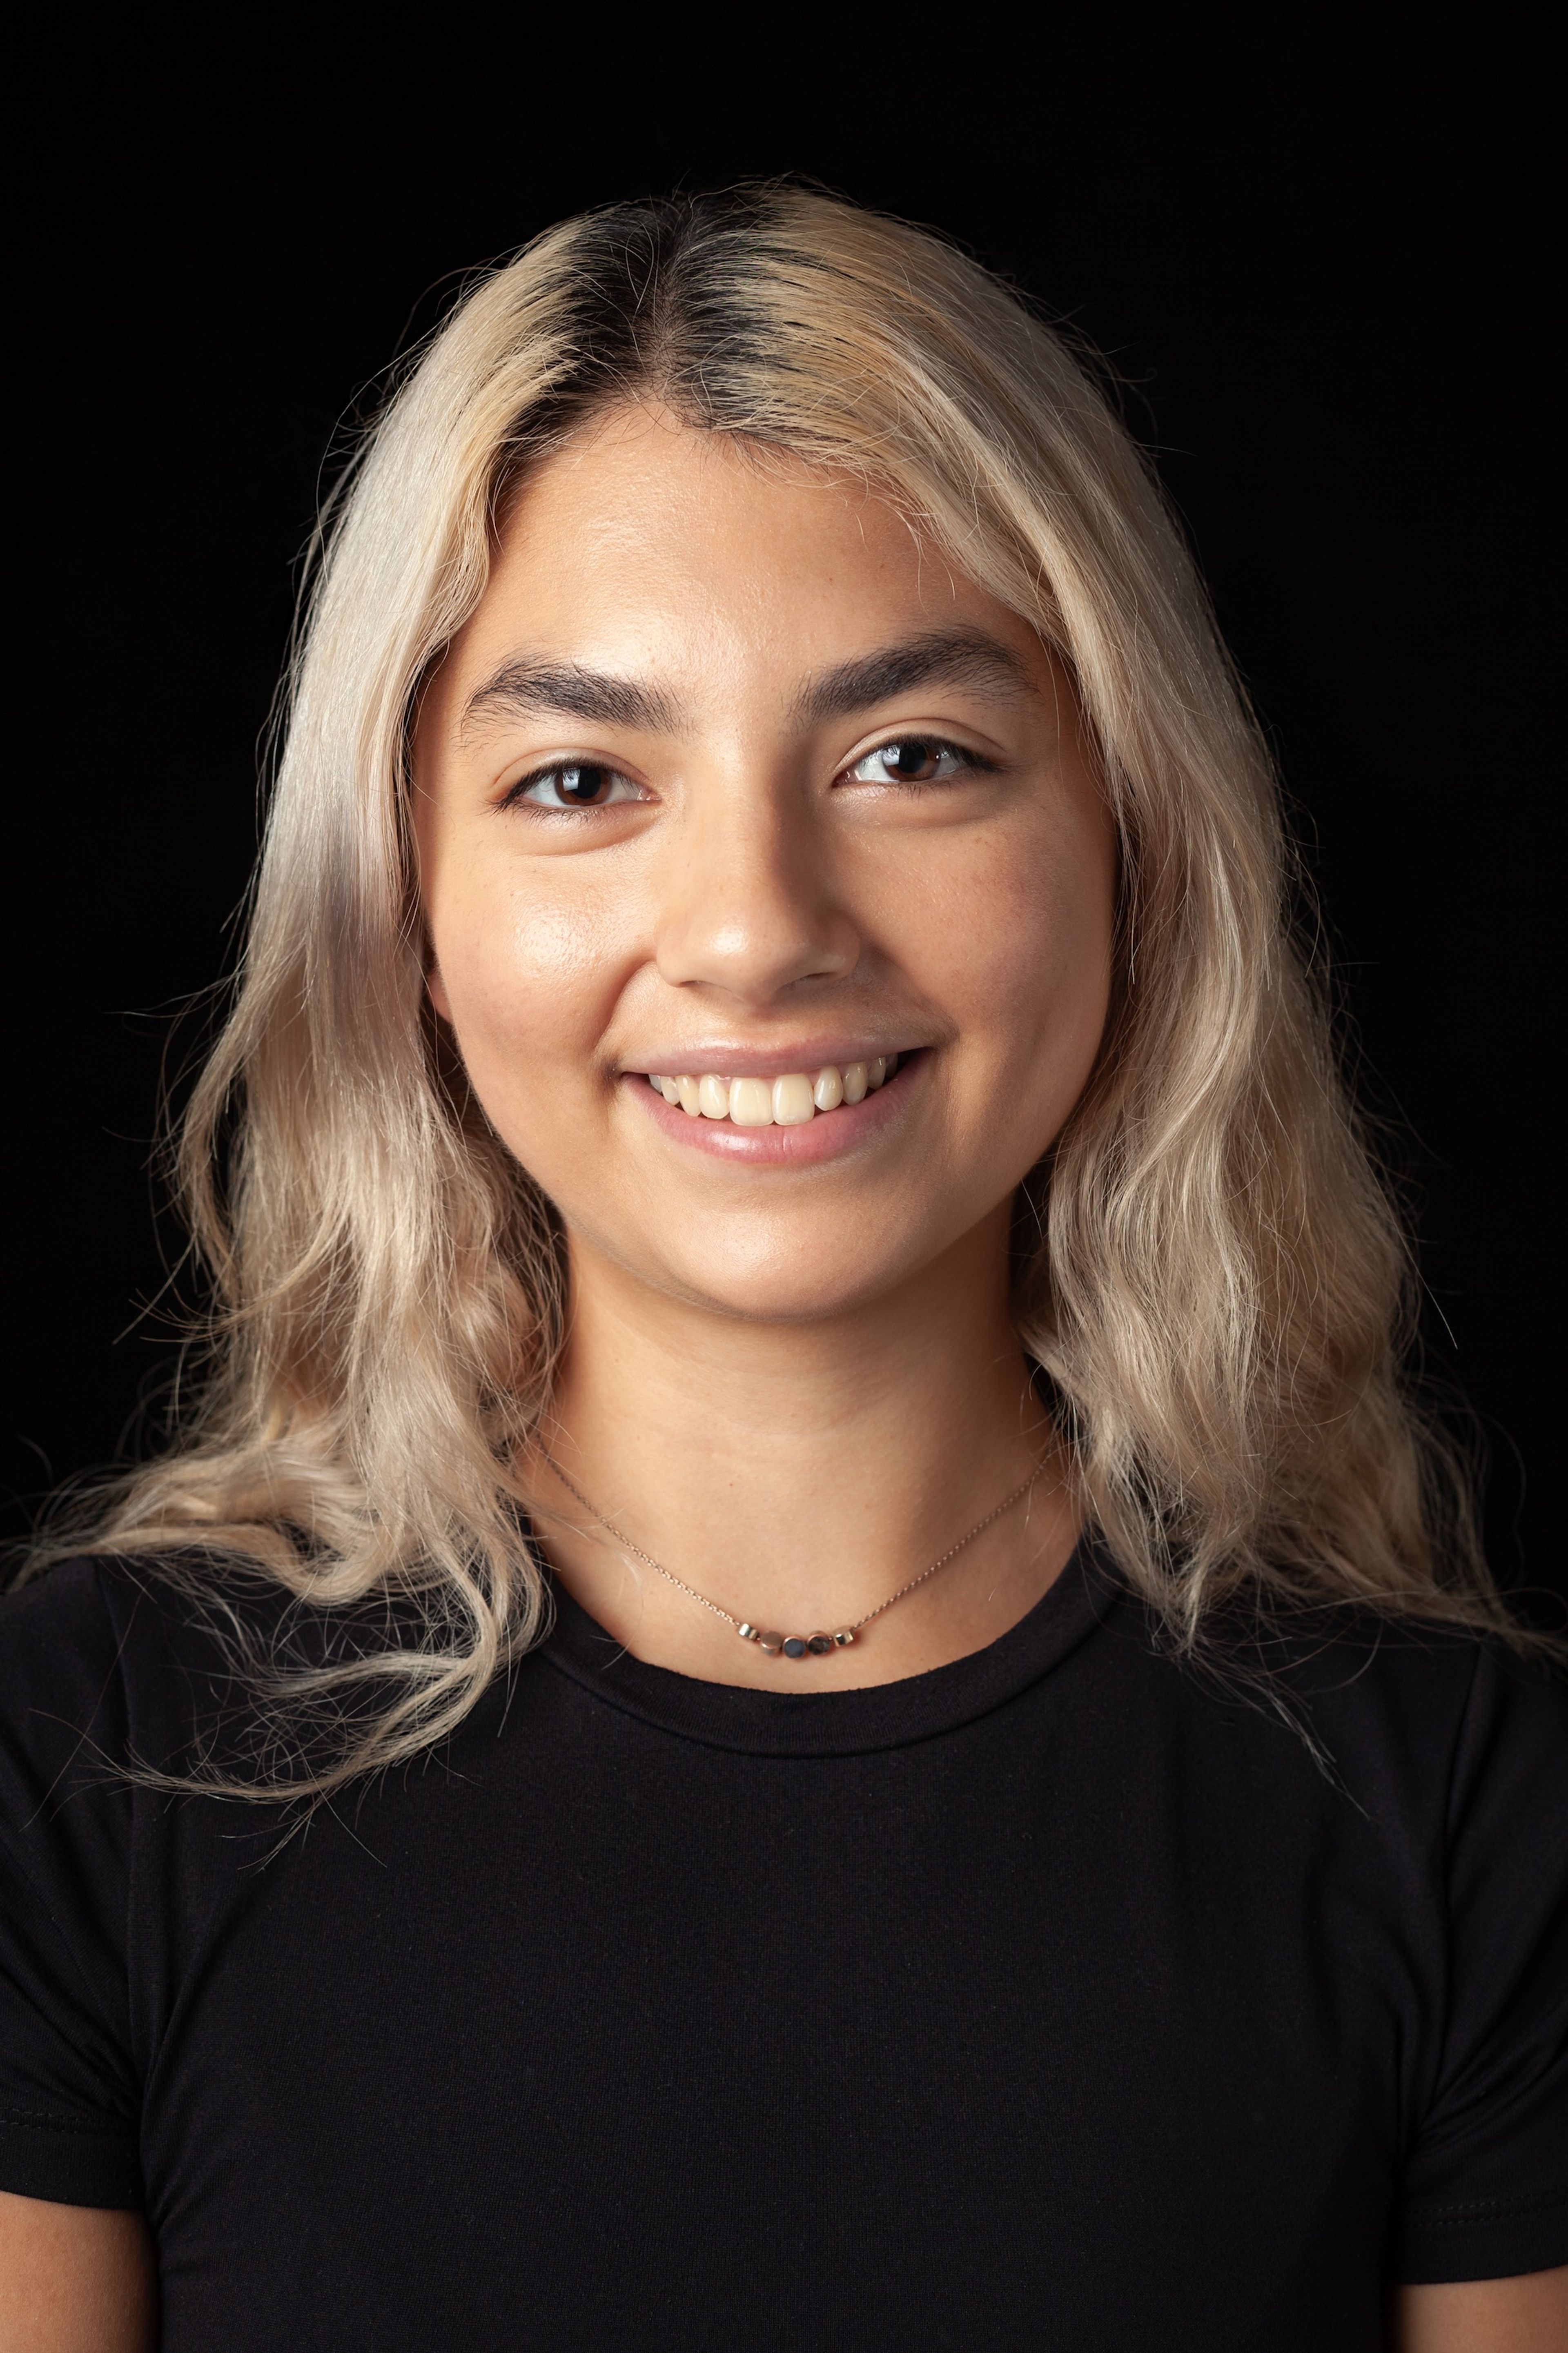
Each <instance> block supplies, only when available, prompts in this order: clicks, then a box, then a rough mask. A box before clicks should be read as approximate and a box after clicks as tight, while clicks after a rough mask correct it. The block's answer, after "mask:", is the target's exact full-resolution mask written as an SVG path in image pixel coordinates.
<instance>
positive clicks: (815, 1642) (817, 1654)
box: [806, 1634, 833, 1659]
mask: <svg viewBox="0 0 1568 2353" xmlns="http://www.w3.org/2000/svg"><path fill="white" fill-rule="evenodd" d="M832 1647H833V1638H832V1635H831V1634H808V1635H807V1637H806V1648H807V1650H808V1651H810V1653H811V1656H812V1658H813V1659H820V1658H822V1657H824V1656H825V1655H826V1653H827V1652H828V1651H831V1650H832Z"/></svg>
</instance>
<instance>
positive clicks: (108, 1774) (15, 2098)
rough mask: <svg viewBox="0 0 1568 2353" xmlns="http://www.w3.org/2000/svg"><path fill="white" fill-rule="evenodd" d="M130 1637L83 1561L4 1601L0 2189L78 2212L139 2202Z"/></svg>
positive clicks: (0, 1669)
mask: <svg viewBox="0 0 1568 2353" xmlns="http://www.w3.org/2000/svg"><path fill="white" fill-rule="evenodd" d="M123 1631H124V1630H123V1628H117V1627H116V1625H115V1623H114V1613H113V1612H112V1611H111V1609H110V1607H109V1605H108V1600H107V1597H106V1594H105V1591H104V1588H103V1583H102V1579H101V1575H100V1573H99V1572H98V1570H97V1567H96V1565H95V1564H92V1563H73V1564H71V1565H69V1567H62V1568H60V1569H57V1570H56V1571H54V1572H53V1573H52V1575H51V1576H49V1577H47V1578H45V1579H43V1580H41V1581H40V1583H39V1584H38V1585H37V1586H34V1587H29V1588H26V1590H25V1591H24V1592H22V1593H20V1594H18V1595H16V1596H14V1597H13V1598H12V1599H9V1600H7V1601H5V1603H4V1604H0V2189H7V2190H12V2191H15V2192H17V2193H19V2194H20V2195H21V2196H23V2197H28V2198H48V2199H54V2200H59V2201H60V2202H62V2203H64V2204H68V2205H76V2206H122V2207H126V2206H139V2205H140V2204H141V2203H142V2180H141V2170H140V2166H139V2162H138V2154H137V2141H138V2133H137V2116H138V2105H139V2099H138V2089H137V2084H136V2080H135V2071H134V2068H133V2066H132V2060H131V2055H130V2041H131V2037H130V2029H129V2004H128V1997H127V1989H126V1987H127V1979H126V1926H125V1924H126V1916H127V1906H128V1896H129V1884H130V1872H131V1858H132V1833H133V1810H134V1809H133V1801H132V1792H131V1790H130V1788H128V1786H127V1785H126V1783H125V1782H124V1780H123V1778H121V1777H119V1776H117V1775H116V1774H115V1773H114V1771H113V1770H112V1768H111V1764H110V1762H109V1760H110V1759H111V1758H113V1757H115V1756H116V1755H117V1754H118V1755H123V1753H124V1742H123V1710H122V1704H121V1701H120V1683H119V1661H120V1653H121V1650H122V1636H123Z"/></svg>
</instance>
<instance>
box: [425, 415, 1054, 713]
mask: <svg viewBox="0 0 1568 2353" xmlns="http://www.w3.org/2000/svg"><path fill="white" fill-rule="evenodd" d="M964 622H969V623H972V624H975V625H978V626H980V627H981V628H985V629H987V630H988V631H989V632H990V633H991V635H993V636H996V637H999V638H1001V639H1002V640H1003V641H1004V642H1006V643H1009V644H1012V645H1013V646H1015V647H1016V649H1018V651H1019V652H1020V654H1021V655H1023V656H1024V657H1025V659H1029V658H1030V657H1031V656H1033V659H1034V660H1035V661H1038V660H1040V659H1042V658H1043V649H1042V648H1041V647H1040V644H1039V640H1038V638H1036V637H1035V634H1034V632H1033V630H1032V629H1031V628H1029V627H1028V625H1027V623H1025V622H1024V621H1022V619H1021V618H1020V617H1018V616H1017V615H1015V614H1013V613H1012V612H1011V611H1009V610H1008V609H1007V608H1006V607H1003V606H1001V604H1000V603H999V602H998V601H997V600H996V599H994V598H993V597H991V596H989V595H988V594H987V593H986V591H984V590H983V589H981V588H980V586H978V585H977V584H976V583H975V582H974V581H972V580H970V579H969V578H968V577H967V575H964V574H963V573H962V572H960V571H959V569H958V568H957V567H956V566H955V565H953V564H952V563H951V561H950V560H949V559H948V557H947V556H946V555H945V554H943V553H942V552H941V551H939V550H938V549H936V548H934V547H933V546H932V544H931V543H930V542H929V541H928V540H926V539H922V537H921V536H920V534H919V533H917V532H916V529H915V528H914V527H913V526H912V524H911V523H910V522H909V521H908V520H907V518H906V516H905V515H904V514H903V513H902V512H900V511H899V510H898V508H897V507H896V506H895V504H894V503H893V501H891V499H889V498H887V497H885V496H883V495H879V494H878V493H877V492H876V491H874V490H871V489H869V488H868V487H867V486H866V485H865V484H864V483H863V482H858V481H855V480H851V479H849V478H847V477H845V476H843V475H834V474H832V473H830V472H828V471H827V470H822V469H816V468H811V467H808V466H807V465H806V464H804V463H803V462H801V461H800V460H799V459H793V458H790V457H789V456H788V455H786V454H785V453H783V452H780V451H777V450H772V449H767V450H756V449H753V448H749V447H748V446H747V445H745V444H738V445H737V444H736V442H734V441H733V440H732V439H730V438H727V437H726V436H723V435H720V434H715V433H705V432H700V431H696V430H694V429H692V428H690V427H684V426H683V425H681V424H679V423H677V422H676V421H675V420H673V418H671V417H668V416H667V415H663V414H661V413H659V412H657V411H653V412H651V411H649V410H647V409H644V408H628V409H624V410H619V411H616V412H613V413H612V414H611V415H610V416H609V417H606V418H604V419H602V420H600V421H599V422H598V423H597V424H596V425H595V426H594V427H592V428H591V429H589V430H588V431H587V432H585V433H584V434H583V435H582V436H580V437H579V438H577V440H575V441H573V442H572V443H571V444H569V445H568V446H567V448H565V449H564V450H561V451H558V452H556V454H555V455H553V456H552V457H551V458H549V459H546V461H545V462H544V463H543V464H541V465H540V466H539V467H538V468H537V469H536V470H535V471H534V472H533V473H532V474H531V475H530V476H529V477H528V478H527V479H526V480H524V483H523V484H522V486H521V488H520V489H519V491H517V492H516V494H515V496H514V499H513V501H512V502H511V504H510V506H509V508H508V511H507V513H506V515H505V518H504V521H503V527H502V530H501V533H500V538H499V543H498V546H497V549H496V554H495V558H494V562H493V567H492V572H491V576H490V580H489V583H488V585H487V587H486V590H485V593H484V596H482V599H481V602H480V605H479V607H478V609H477V610H476V612H475V613H474V615H473V617H472V618H471V621H470V622H469V624H468V625H467V627H466V628H465V629H464V630H463V631H462V633H461V636H460V638H458V640H457V642H456V644H455V645H454V647H453V649H452V652H451V655H450V659H449V663H448V665H447V670H448V684H449V686H450V687H451V688H453V689H456V690H458V691H468V690H469V689H470V688H471V686H472V684H473V683H474V682H475V681H477V680H479V679H480V678H482V676H483V675H484V674H485V673H486V672H487V671H488V670H491V669H492V668H493V667H494V666H495V665H496V664H497V663H498V662H501V661H503V660H505V659H507V657H508V655H509V654H510V653H511V652H512V651H513V650H514V649H516V648H518V647H524V646H525V647H527V648H528V649H530V651H531V652H534V653H544V654H546V655H549V656H551V657H554V658H557V659H567V660H573V661H578V662H583V663H586V664H588V665H591V666H592V667H594V668H596V669H600V670H613V671H616V672H619V673H622V674H625V675H639V676H646V675H647V674H648V673H649V672H650V671H651V670H658V671H659V672H660V674H661V675H662V677H665V678H667V679H668V680H669V681H670V682H671V684H672V685H673V687H675V688H677V689H678V690H679V691H681V692H682V693H683V696H697V697H700V695H701V691H702V689H703V686H704V683H705V682H706V683H707V684H708V685H709V686H710V688H711V687H712V686H713V685H715V683H716V682H717V681H720V680H722V681H725V682H726V685H727V686H728V687H730V688H731V689H733V688H734V687H735V686H736V685H737V684H738V683H739V682H740V680H741V677H742V676H743V675H744V676H746V677H747V678H749V679H750V680H751V681H752V682H754V683H759V682H760V681H762V680H763V679H767V680H768V681H771V682H772V683H774V684H775V685H777V686H779V687H780V688H787V687H789V686H791V685H792V684H793V683H794V682H796V681H799V680H800V678H802V677H803V676H805V675H806V674H807V673H809V672H811V671H814V670H820V669H821V667H822V666H823V665H824V664H826V663H830V662H832V661H835V660H841V659H843V658H844V657H845V656H846V654H849V653H853V652H854V651H857V650H859V649H862V648H863V647H869V646H873V645H878V644H882V643H885V642H886V641H888V640H890V639H892V638H897V637H901V636H908V635H910V634H912V633H914V632H916V631H918V630H921V629H927V630H928V629H930V628H938V627H950V626H951V625H953V624H954V623H964Z"/></svg>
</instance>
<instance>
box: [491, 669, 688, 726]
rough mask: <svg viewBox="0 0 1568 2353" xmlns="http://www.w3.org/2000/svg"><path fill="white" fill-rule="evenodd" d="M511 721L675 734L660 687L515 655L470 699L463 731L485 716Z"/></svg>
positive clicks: (673, 719) (673, 714)
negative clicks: (558, 721)
mask: <svg viewBox="0 0 1568 2353" xmlns="http://www.w3.org/2000/svg"><path fill="white" fill-rule="evenodd" d="M492 711H494V712H503V713H504V714H505V715H506V716H507V717H508V718H513V719H537V718H561V719H582V720H586V721H587V722H588V723H589V724H597V725H599V726H600V727H642V728H648V729H650V730H652V732H654V733H658V734H665V735H668V734H672V733H673V732H674V728H675V724H676V720H677V715H678V714H677V712H676V708H675V705H674V704H673V702H671V700H670V698H669V696H668V695H667V694H664V693H662V691H660V689H659V688H657V687H652V686H639V685H638V684H637V682H636V681H635V680H634V679H630V678H612V677H611V676H610V675H609V673H608V672H607V671H604V670H586V669H585V668H584V667H583V665H582V664H581V663H580V662H556V661H535V660H531V659H528V657H527V656H525V655H524V656H519V657H516V658H515V659H513V660H511V661H508V662H503V664H502V666H501V668H500V669H499V670H493V671H492V673H491V675H490V676H489V678H487V679H486V680H485V681H484V683H483V685H482V686H479V687H476V688H475V690H474V691H473V692H472V694H471V695H470V696H469V699H468V702H467V703H466V704H465V706H464V709H463V714H462V726H463V732H464V733H466V732H467V730H468V728H469V726H470V725H471V723H472V722H473V721H474V720H475V719H478V718H482V717H483V716H484V714H485V713H486V712H492Z"/></svg>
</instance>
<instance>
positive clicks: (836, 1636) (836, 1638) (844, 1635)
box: [833, 1626, 854, 1651]
mask: <svg viewBox="0 0 1568 2353" xmlns="http://www.w3.org/2000/svg"><path fill="white" fill-rule="evenodd" d="M853 1641H854V1628H853V1626H835V1627H834V1629H833V1647H834V1649H835V1650H839V1651H847V1650H848V1649H849V1646H850V1644H851V1643H852V1642H853Z"/></svg>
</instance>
